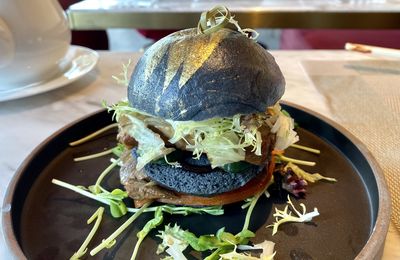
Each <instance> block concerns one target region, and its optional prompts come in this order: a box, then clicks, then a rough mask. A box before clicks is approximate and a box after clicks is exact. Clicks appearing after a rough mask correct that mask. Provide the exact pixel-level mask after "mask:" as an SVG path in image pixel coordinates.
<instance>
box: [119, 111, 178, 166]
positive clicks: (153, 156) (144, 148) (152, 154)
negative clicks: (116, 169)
mask: <svg viewBox="0 0 400 260" xmlns="http://www.w3.org/2000/svg"><path fill="white" fill-rule="evenodd" d="M126 116H127V117H128V119H129V121H130V122H131V123H132V125H131V127H130V128H129V131H128V132H129V134H130V135H131V136H132V137H133V138H135V140H137V141H138V147H137V154H138V158H137V165H136V169H137V170H141V169H142V168H143V167H144V166H145V165H146V164H147V163H149V162H151V161H153V160H157V159H159V158H162V157H164V155H167V154H169V153H171V152H172V151H174V150H175V149H173V148H166V147H165V143H164V141H163V140H162V139H161V137H160V135H159V134H156V133H154V132H153V131H151V130H150V129H149V128H147V125H146V124H145V123H144V122H143V121H142V120H140V119H139V118H137V117H135V116H133V115H131V114H128V115H126Z"/></svg>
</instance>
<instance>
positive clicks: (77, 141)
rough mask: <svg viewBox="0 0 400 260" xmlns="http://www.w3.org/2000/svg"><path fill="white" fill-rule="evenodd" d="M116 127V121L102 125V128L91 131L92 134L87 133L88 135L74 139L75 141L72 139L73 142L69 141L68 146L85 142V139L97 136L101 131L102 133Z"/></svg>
mask: <svg viewBox="0 0 400 260" xmlns="http://www.w3.org/2000/svg"><path fill="white" fill-rule="evenodd" d="M116 127H118V124H117V123H114V124H111V125H108V126H106V127H103V128H102V129H100V130H97V131H96V132H94V133H92V134H90V135H88V136H85V137H83V138H81V139H79V140H76V141H74V142H71V143H69V145H70V146H77V145H80V144H83V143H85V142H87V141H89V140H91V139H93V138H95V137H97V136H98V135H100V134H102V133H104V132H106V131H108V130H110V129H113V128H116Z"/></svg>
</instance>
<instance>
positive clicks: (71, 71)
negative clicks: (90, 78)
mask: <svg viewBox="0 0 400 260" xmlns="http://www.w3.org/2000/svg"><path fill="white" fill-rule="evenodd" d="M64 60H65V63H66V64H68V66H66V67H65V69H64V70H62V71H61V73H59V74H58V75H57V76H56V77H55V78H53V79H50V80H48V81H45V82H41V83H39V84H32V85H29V86H21V87H19V88H17V89H15V91H14V90H13V91H7V92H1V91H0V102H1V101H8V100H13V99H18V98H23V97H28V96H33V95H37V94H40V93H43V92H47V91H50V90H53V89H57V88H60V87H63V86H66V85H68V84H70V83H72V82H74V81H76V80H78V79H80V78H81V77H83V76H84V75H85V74H87V73H89V72H90V71H91V70H92V69H93V68H94V66H96V64H97V61H98V60H99V55H98V54H97V52H96V51H94V50H91V49H89V48H86V47H82V46H76V45H71V46H70V47H69V50H68V52H67V54H66V55H65V58H64ZM63 63H64V62H63Z"/></svg>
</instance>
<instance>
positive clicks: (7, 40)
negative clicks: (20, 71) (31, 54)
mask: <svg viewBox="0 0 400 260" xmlns="http://www.w3.org/2000/svg"><path fill="white" fill-rule="evenodd" d="M14 55H15V43H14V38H13V35H12V33H11V31H10V28H9V27H8V25H7V24H6V22H5V21H4V20H3V19H2V18H1V17H0V68H1V67H5V66H7V65H8V64H9V63H10V62H11V61H12V60H13V59H14Z"/></svg>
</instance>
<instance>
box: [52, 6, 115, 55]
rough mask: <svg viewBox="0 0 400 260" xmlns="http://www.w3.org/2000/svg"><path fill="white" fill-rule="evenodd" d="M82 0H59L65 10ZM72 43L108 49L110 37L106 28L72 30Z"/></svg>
mask: <svg viewBox="0 0 400 260" xmlns="http://www.w3.org/2000/svg"><path fill="white" fill-rule="evenodd" d="M79 1H80V0H59V2H60V4H61V6H62V8H63V9H64V10H66V9H68V7H69V6H70V5H72V4H75V3H77V2H79ZM71 44H73V45H80V46H85V47H88V48H91V49H94V50H108V37H107V33H106V31H105V30H89V31H76V30H72V39H71Z"/></svg>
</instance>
